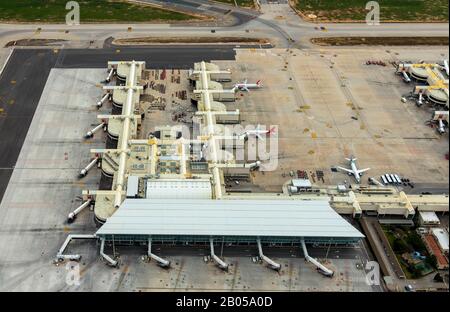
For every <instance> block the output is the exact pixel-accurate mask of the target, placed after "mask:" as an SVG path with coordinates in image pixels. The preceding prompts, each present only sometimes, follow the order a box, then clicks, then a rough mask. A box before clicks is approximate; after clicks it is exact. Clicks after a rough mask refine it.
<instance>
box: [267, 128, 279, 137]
mask: <svg viewBox="0 0 450 312" xmlns="http://www.w3.org/2000/svg"><path fill="white" fill-rule="evenodd" d="M276 130H277V128H276V127H272V128H270V130H269V132H268V133H267V134H268V135H269V136H271V135H272V134H275V131H276Z"/></svg>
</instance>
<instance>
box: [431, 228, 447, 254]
mask: <svg viewBox="0 0 450 312" xmlns="http://www.w3.org/2000/svg"><path fill="white" fill-rule="evenodd" d="M431 231H432V233H433V236H434V237H435V238H436V241H437V243H438V245H439V247H441V249H442V250H443V251H444V252H445V251H446V252H448V233H447V232H446V231H445V230H444V229H441V228H436V229H432V230H431Z"/></svg>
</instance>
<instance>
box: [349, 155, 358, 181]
mask: <svg viewBox="0 0 450 312" xmlns="http://www.w3.org/2000/svg"><path fill="white" fill-rule="evenodd" d="M350 167H351V168H352V171H353V176H354V177H355V180H356V182H358V183H360V182H361V175H360V174H359V172H358V168H356V163H355V161H353V160H352V161H351V163H350Z"/></svg>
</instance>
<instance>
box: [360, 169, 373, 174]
mask: <svg viewBox="0 0 450 312" xmlns="http://www.w3.org/2000/svg"><path fill="white" fill-rule="evenodd" d="M369 170H370V168H366V169H361V170H358V173H359V174H361V173H363V172H366V171H369Z"/></svg>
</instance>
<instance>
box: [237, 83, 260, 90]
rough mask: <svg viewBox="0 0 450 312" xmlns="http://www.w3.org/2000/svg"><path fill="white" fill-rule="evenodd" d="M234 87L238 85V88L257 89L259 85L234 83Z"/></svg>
mask: <svg viewBox="0 0 450 312" xmlns="http://www.w3.org/2000/svg"><path fill="white" fill-rule="evenodd" d="M236 87H238V89H239V90H242V89H258V88H259V87H260V86H259V85H257V84H256V83H238V84H236Z"/></svg>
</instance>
